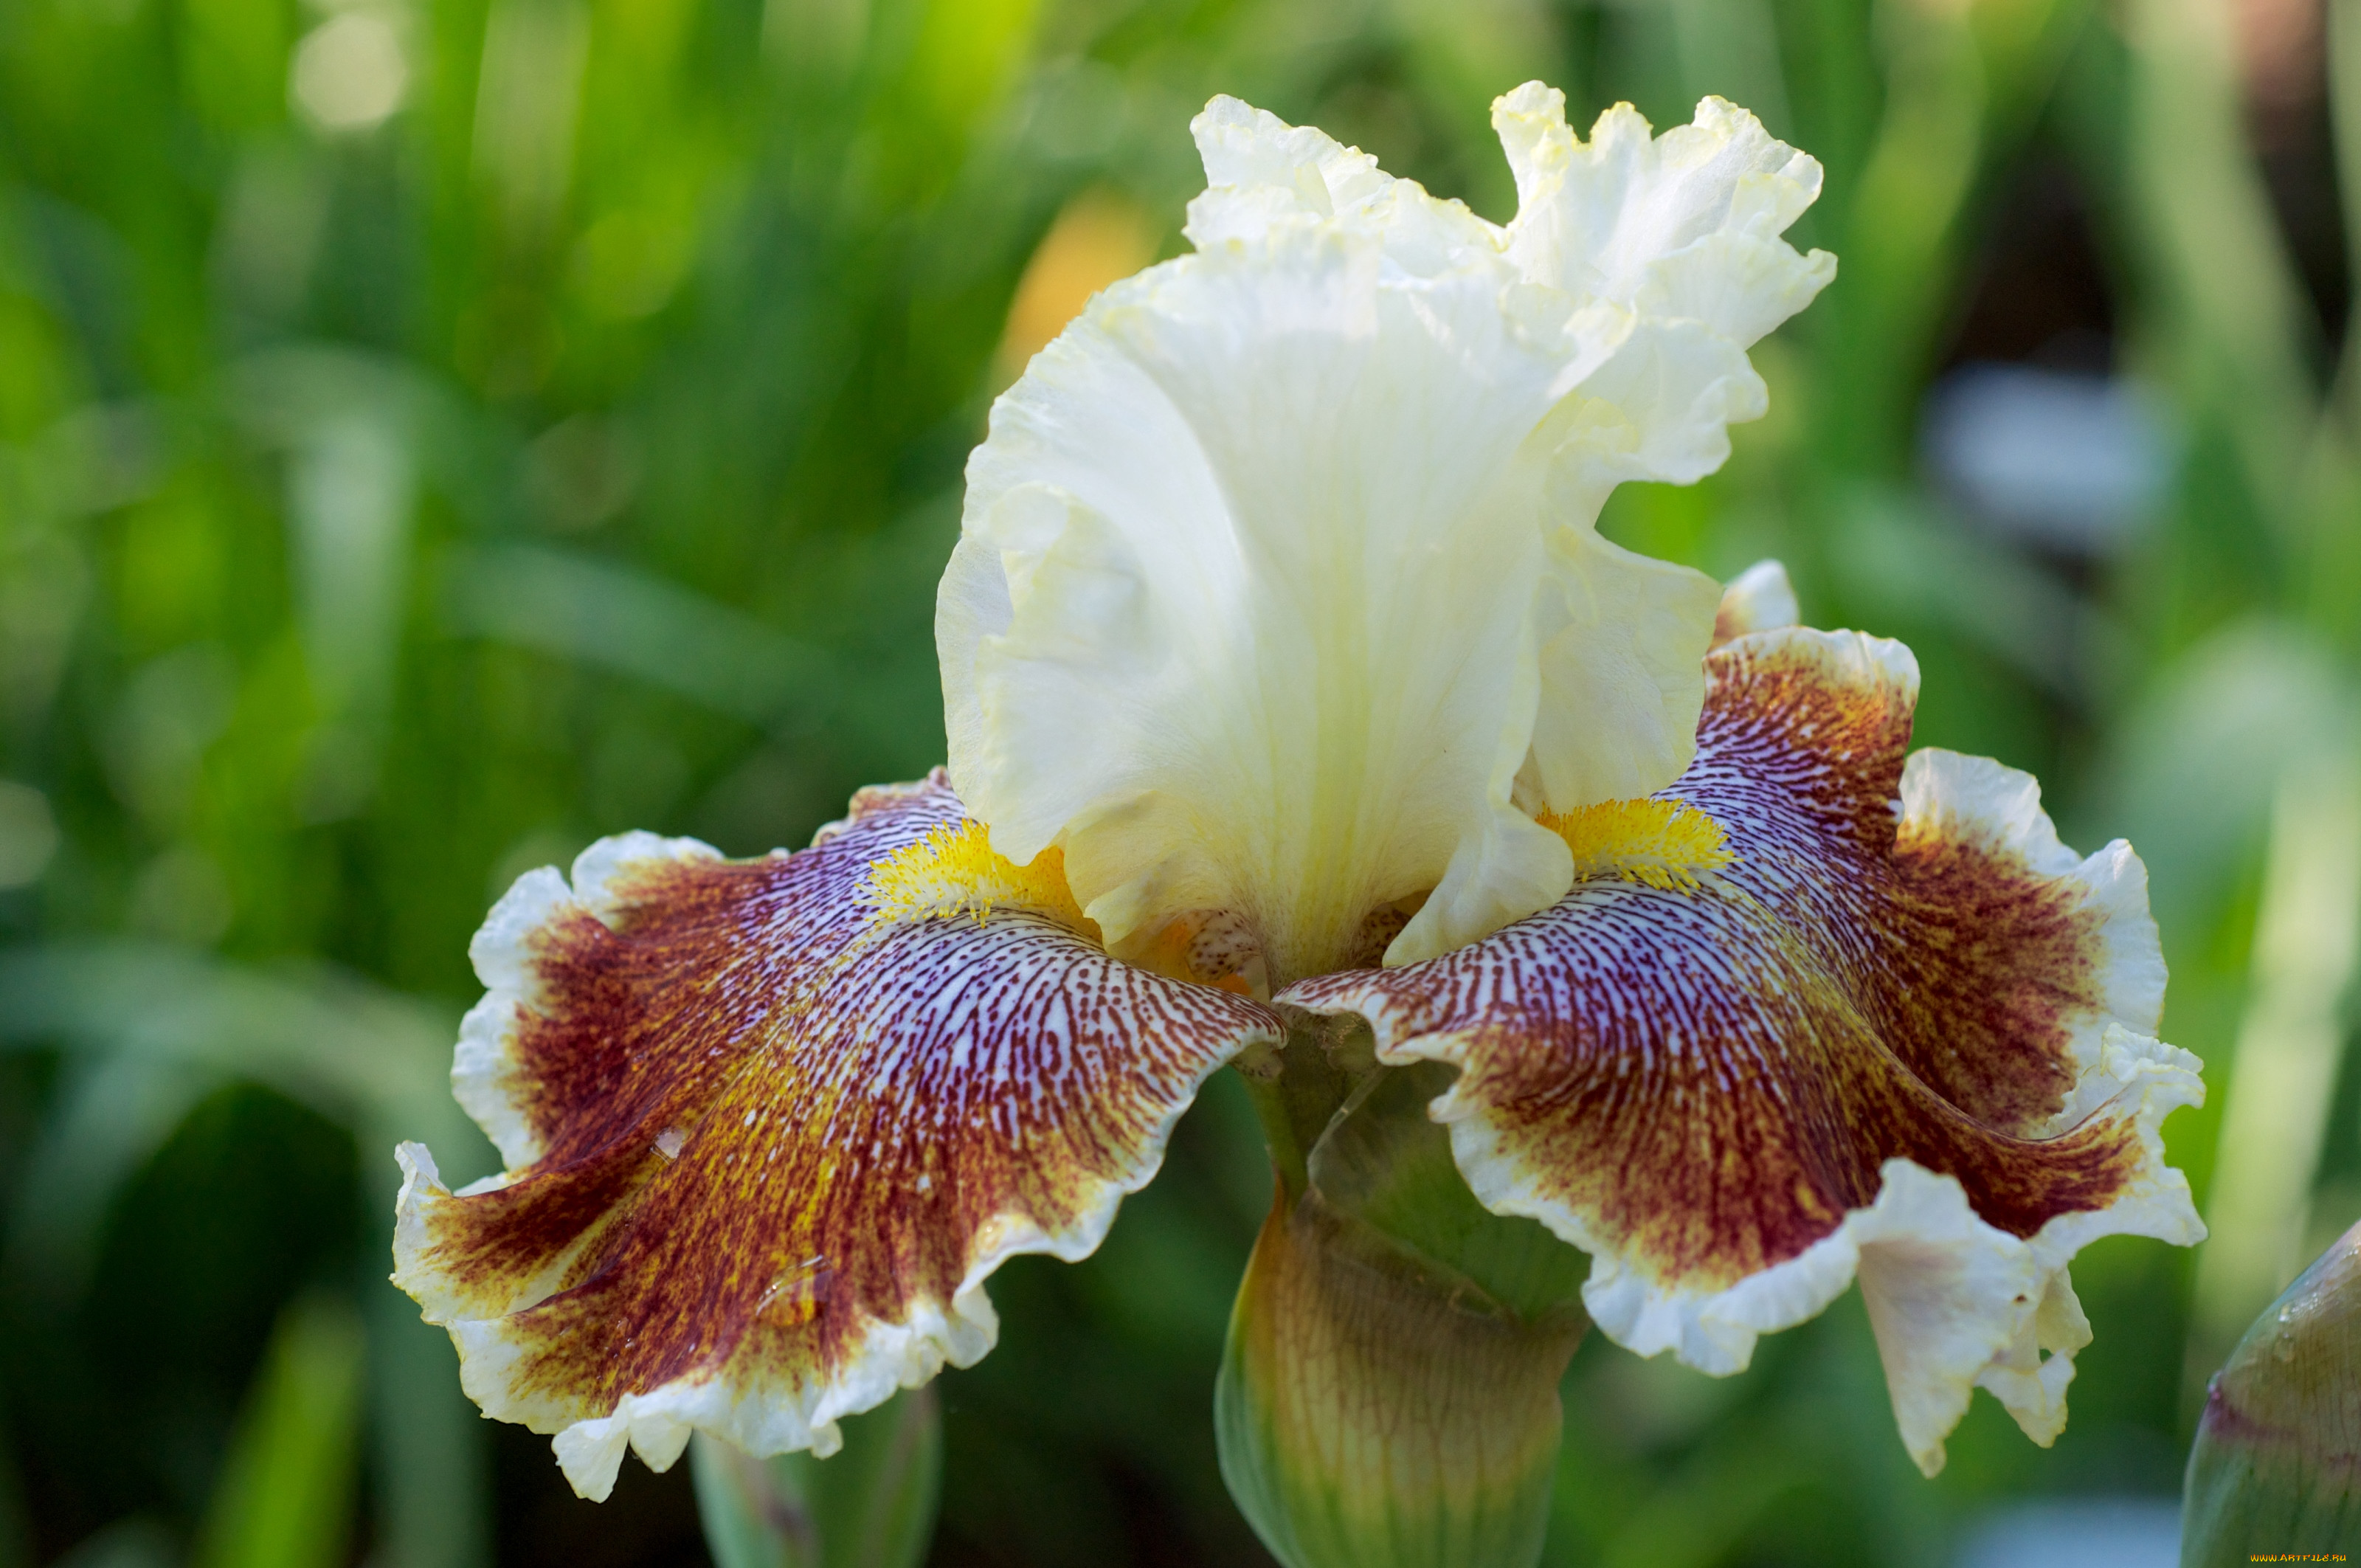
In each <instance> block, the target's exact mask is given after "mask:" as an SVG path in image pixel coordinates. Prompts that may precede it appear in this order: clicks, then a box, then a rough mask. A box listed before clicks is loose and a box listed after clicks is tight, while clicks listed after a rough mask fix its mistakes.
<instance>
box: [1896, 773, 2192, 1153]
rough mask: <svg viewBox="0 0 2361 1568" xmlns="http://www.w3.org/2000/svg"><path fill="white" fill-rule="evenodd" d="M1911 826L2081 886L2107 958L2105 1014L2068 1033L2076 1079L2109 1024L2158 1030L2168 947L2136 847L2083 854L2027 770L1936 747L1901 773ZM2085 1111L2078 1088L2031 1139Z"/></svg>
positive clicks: (2102, 992) (2101, 978)
mask: <svg viewBox="0 0 2361 1568" xmlns="http://www.w3.org/2000/svg"><path fill="white" fill-rule="evenodd" d="M1913 829H1920V830H1924V831H1926V832H1927V833H1929V834H1930V835H1932V836H1934V837H1937V838H1939V839H1946V840H1949V841H1951V842H1963V843H1969V844H1974V845H1977V846H1979V847H1981V848H1982V849H1984V850H1989V851H1993V852H1996V853H1998V854H2001V855H2003V856H2014V857H2017V858H2021V859H2022V860H2023V861H2025V863H2026V865H2028V866H2030V867H2032V869H2033V870H2034V871H2036V872H2039V873H2040V874H2041V875H2043V876H2047V877H2056V878H2059V879H2060V880H2061V881H2065V882H2069V883H2075V884H2077V885H2079V886H2080V887H2081V890H2082V900H2083V907H2084V908H2085V909H2086V910H2089V911H2092V912H2093V913H2095V914H2096V915H2097V916H2098V919H2099V931H2100V939H2101V941H2102V943H2103V951H2102V957H2101V959H2100V960H2099V964H2098V973H2097V976H2096V977H2095V978H2096V979H2097V981H2098V997H2097V1002H2098V1007H2099V1012H2098V1013H2097V1014H2094V1015H2090V1016H2086V1017H2084V1018H2082V1019H2081V1020H2079V1021H2077V1023H2076V1024H2075V1025H2074V1026H2073V1028H2072V1032H2071V1033H2070V1035H2069V1036H2068V1045H2069V1048H2070V1050H2071V1051H2072V1053H2073V1058H2074V1068H2075V1072H2076V1077H2077V1080H2078V1082H2079V1080H2081V1079H2082V1078H2083V1077H2084V1076H2085V1075H2087V1074H2088V1073H2089V1072H2090V1070H2091V1069H2092V1067H2093V1066H2095V1065H2096V1064H2097V1062H2098V1059H2099V1057H2100V1055H2101V1054H2102V1052H2103V1049H2104V1044H2105V1037H2106V1031H2107V1030H2108V1029H2109V1028H2110V1027H2112V1026H2114V1025H2122V1026H2123V1027H2124V1028H2126V1029H2129V1030H2130V1031H2132V1032H2133V1033H2135V1034H2140V1035H2152V1034H2154V1033H2155V1032H2156V1030H2157V1027H2158V1025H2159V1024H2160V1023H2161V1022H2162V1021H2163V1018H2164V984H2165V968H2164V945H2163V941H2162V938H2160V937H2159V936H2158V933H2157V927H2156V919H2155V917H2154V916H2151V915H2150V914H2149V913H2148V907H2147V866H2145V865H2144V864H2142V863H2141V861H2140V858H2139V856H2138V855H2136V854H2135V853H2134V852H2133V851H2132V847H2131V845H2130V844H2128V843H2126V842H2125V841H2124V840H2123V839H2115V840H2114V841H2113V842H2112V843H2110V844H2108V845H2107V846H2106V847H2105V848H2104V849H2102V850H2099V851H2097V852H2096V853H2095V854H2092V855H2090V856H2087V857H2085V856H2081V855H2077V854H2075V853H2074V851H2073V850H2070V849H2068V848H2067V847H2066V846H2065V845H2064V844H2062V843H2060V842H2059V838H2058V829H2057V827H2056V826H2055V825H2054V824H2053V823H2052V822H2051V821H2050V820H2049V817H2048V813H2047V812H2045V811H2043V810H2042V809H2041V784H2040V781H2038V780H2037V779H2036V778H2035V777H2034V776H2033V775H2032V774H2031V773H2024V772H2022V771H2020V770H2018V769H2015V768H2012V767H2007V766H2004V765H2003V764H2002V763H2000V762H1994V761H1993V759H1991V758H1990V757H1969V756H1963V755H1961V754H1960V753H1959V752H1957V751H1941V750H1938V749H1936V748H1932V747H1930V748H1928V749H1927V750H1926V751H1916V752H1913V753H1912V754H1911V756H1910V759H1909V761H1908V762H1905V764H1904V765H1903V769H1902V822H1901V830H1902V832H1903V833H1904V834H1905V836H1906V835H1908V834H1909V833H1910V832H1911V831H1912V830H1913ZM2086 1114H2088V1111H2087V1109H2086V1108H2085V1104H2084V1101H2083V1098H2082V1095H2081V1091H2080V1090H2079V1088H2078V1090H2077V1091H2076V1094H2075V1095H2074V1096H2072V1097H2070V1099H2069V1101H2068V1102H2067V1103H2066V1104H2065V1105H2063V1106H2061V1107H2060V1108H2059V1111H2058V1113H2056V1114H2055V1115H2053V1116H2051V1117H2049V1118H2048V1120H2047V1121H2045V1122H2044V1123H2042V1124H2040V1125H2039V1126H2037V1127H2036V1128H2034V1129H2033V1130H2032V1131H2031V1133H2030V1135H2031V1136H2034V1137H2051V1136H2054V1135H2057V1134H2058V1133H2059V1132H2062V1131H2064V1130H2065V1129H2066V1128H2068V1127H2070V1126H2072V1125H2074V1124H2075V1123H2077V1122H2079V1121H2081V1119H2082V1117H2083V1116H2084V1115H2086Z"/></svg>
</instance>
